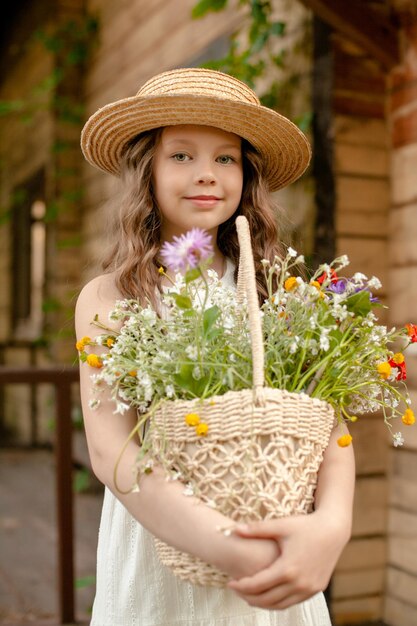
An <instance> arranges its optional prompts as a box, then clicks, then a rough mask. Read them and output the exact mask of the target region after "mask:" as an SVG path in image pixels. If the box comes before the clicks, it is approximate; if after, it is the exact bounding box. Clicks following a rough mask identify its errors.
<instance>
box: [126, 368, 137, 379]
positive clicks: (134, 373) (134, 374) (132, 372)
mask: <svg viewBox="0 0 417 626" xmlns="http://www.w3.org/2000/svg"><path fill="white" fill-rule="evenodd" d="M128 374H129V376H133V378H135V376H136V374H137V371H136V370H130V372H128Z"/></svg>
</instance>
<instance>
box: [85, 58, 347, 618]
mask: <svg viewBox="0 0 417 626" xmlns="http://www.w3.org/2000/svg"><path fill="white" fill-rule="evenodd" d="M82 149H83V152H84V155H85V157H86V158H87V160H88V161H89V162H90V163H91V164H93V165H95V166H96V167H99V168H100V169H102V170H104V171H106V172H110V173H113V174H116V175H118V176H120V177H121V178H122V181H123V183H124V187H125V193H124V196H123V197H122V199H121V201H120V216H119V221H118V226H117V231H116V235H115V238H114V245H113V249H112V250H111V252H110V254H109V256H108V259H107V261H106V262H105V265H104V267H105V269H106V270H107V271H106V273H105V274H103V275H102V276H99V277H97V278H95V279H94V280H92V281H91V282H90V283H88V284H87V285H86V286H85V287H84V289H83V290H82V292H81V294H80V296H79V299H78V302H77V309H76V330H77V336H78V337H82V336H84V335H89V336H90V337H91V336H94V334H95V333H96V334H99V332H100V331H99V330H98V329H97V330H95V329H94V327H93V326H91V321H92V320H93V318H94V316H95V315H97V314H98V316H99V318H100V319H103V320H107V318H108V313H109V311H110V310H111V309H112V308H113V307H114V303H115V301H116V300H120V299H122V298H125V297H131V298H134V297H137V298H140V299H142V300H145V299H149V300H150V301H151V302H152V303H153V305H154V306H155V308H156V309H157V308H158V294H159V293H160V289H161V275H160V274H159V273H158V267H159V266H160V263H158V253H159V250H160V247H161V245H162V243H163V242H164V241H166V240H170V239H172V237H173V236H174V235H180V234H181V233H183V232H185V231H187V230H189V229H190V228H192V227H200V228H204V229H206V230H208V231H209V232H210V233H211V235H212V237H213V241H214V242H215V254H214V262H213V265H212V268H213V269H215V270H216V271H217V273H218V274H219V275H220V276H221V277H222V280H223V281H224V282H225V283H228V284H230V285H232V284H234V280H235V273H236V269H235V268H236V264H237V261H238V256H239V250H238V245H237V237H236V232H235V229H234V221H235V218H236V216H237V215H238V214H244V215H245V216H246V217H247V218H248V220H249V224H250V227H251V233H252V240H253V248H254V257H255V263H256V265H257V281H258V289H259V295H260V298H263V297H264V296H265V295H266V285H265V283H264V279H263V273H262V270H261V265H260V260H261V259H262V258H268V259H271V260H273V258H274V255H275V254H279V249H278V243H277V242H278V233H277V227H276V224H275V219H274V213H273V210H272V207H271V200H270V195H269V194H270V192H271V191H274V190H276V189H279V188H280V187H282V186H284V185H286V184H289V183H291V182H292V181H294V180H295V179H296V178H298V177H299V176H300V175H301V174H302V173H303V171H304V170H305V168H306V167H307V165H308V162H309V158H310V150H309V146H308V143H307V140H306V139H305V137H304V135H303V134H302V133H301V132H300V131H299V130H298V129H297V128H296V126H294V125H293V124H292V123H291V122H290V121H289V120H287V119H286V118H284V117H282V116H281V115H279V114H278V113H276V112H275V111H272V110H270V109H267V108H265V107H263V106H261V105H260V103H259V100H258V99H257V97H256V96H255V94H254V93H253V92H252V91H251V90H250V89H249V88H248V87H247V86H246V85H245V84H243V83H241V82H240V81H238V80H236V79H234V78H232V77H230V76H228V75H226V74H222V73H220V72H213V71H210V70H202V69H180V70H174V71H171V72H166V73H164V74H161V75H158V76H156V77H155V78H153V79H151V80H150V81H148V82H147V83H146V84H145V85H144V86H143V87H142V89H141V90H140V91H139V93H138V94H137V95H136V96H134V97H132V98H127V99H124V100H120V101H118V102H116V103H112V104H109V105H107V106H105V107H104V108H103V109H100V110H99V111H98V112H97V113H96V114H95V115H93V116H92V117H91V118H90V119H89V120H88V122H87V123H86V125H85V127H84V130H83V134H82ZM91 373H92V370H91V368H89V366H88V365H86V364H85V365H82V366H81V393H82V401H83V411H84V420H85V427H86V434H87V440H88V446H89V451H90V456H91V462H92V466H93V469H94V472H95V473H96V475H97V476H98V478H99V479H100V480H101V481H102V482H103V483H104V485H105V486H106V489H105V497H104V505H103V512H102V519H101V526H100V533H99V545H98V563H97V593H96V598H95V602H94V609H93V618H92V622H91V624H92V625H93V626H133V625H134V624H136V625H138V626H139V625H140V626H157V625H158V626H161V625H168V624H170V625H174V624H178V625H179V624H181V625H184V624H193V625H194V626H203V625H204V626H210V625H215V624H216V625H220V624H221V625H222V626H241V625H242V626H245V625H247V626H257V625H259V626H260V625H265V626H266V625H268V626H269V625H280V626H295V625H300V626H301V625H303V626H328V625H329V624H330V620H329V615H328V611H327V608H326V604H325V601H324V598H323V595H322V593H321V590H323V589H324V588H325V587H326V585H327V584H328V581H329V578H330V575H331V573H332V570H333V568H334V566H335V564H336V562H337V559H338V557H339V555H340V552H341V550H342V549H343V547H344V545H345V544H346V542H347V540H348V538H349V535H350V527H351V510H352V494H353V481H354V468H353V455H352V451H351V448H348V449H341V448H339V447H338V446H337V445H336V435H335V436H332V438H331V441H330V444H329V446H328V449H327V450H326V453H325V458H324V460H323V463H322V466H321V469H320V473H319V481H318V487H317V491H316V500H315V511H314V512H313V513H312V514H311V515H306V516H298V517H290V518H287V519H280V520H275V521H268V522H259V523H253V524H250V525H249V526H248V527H243V526H242V527H240V528H238V529H237V530H236V531H235V532H234V533H233V534H232V536H230V537H225V536H224V534H222V533H221V532H218V530H216V528H218V527H219V526H220V527H225V526H228V525H230V523H231V520H229V519H228V518H226V517H225V516H223V515H222V514H220V513H219V512H218V511H216V510H214V509H212V508H209V507H206V506H205V505H203V504H202V503H199V506H196V503H197V502H198V501H197V499H196V498H194V497H187V498H186V497H184V495H183V486H182V485H181V484H180V483H178V482H172V481H170V482H167V481H166V480H165V476H164V473H163V471H162V469H161V468H155V470H154V471H153V473H152V474H150V475H148V476H146V477H145V479H144V480H142V479H141V481H140V491H139V492H138V493H129V494H128V495H122V494H121V493H120V492H119V491H117V489H116V488H115V486H114V483H113V469H114V466H115V463H116V460H117V458H118V456H119V453H120V450H121V448H122V446H123V444H124V443H125V441H126V439H127V437H128V435H129V433H130V432H131V430H132V428H133V427H134V425H135V421H136V414H135V411H134V410H131V411H130V412H128V413H125V414H124V416H123V417H121V416H120V415H117V416H116V415H114V414H113V409H114V406H113V404H112V403H111V401H110V399H107V400H102V402H101V405H100V407H99V409H98V410H96V411H92V410H91V409H90V408H89V399H90V389H91V379H90V376H91ZM138 446H139V443H138V442H137V441H134V440H132V441H131V442H130V444H129V446H128V448H127V450H126V453H125V454H124V456H123V458H122V462H121V464H120V466H119V470H118V480H119V481H120V486H121V488H123V489H128V488H129V487H130V486H131V480H132V467H133V466H134V463H135V459H136V457H137V454H138V449H139V447H138ZM152 535H156V536H157V537H159V538H160V539H162V540H163V541H165V542H166V543H169V544H171V545H173V546H174V547H176V548H178V549H180V550H182V551H185V552H189V553H191V554H193V555H195V556H197V557H199V558H201V559H203V560H204V561H206V562H209V563H211V564H212V565H214V566H216V567H218V568H219V569H221V570H223V571H224V572H226V573H227V574H229V576H230V578H231V582H230V583H229V585H228V588H226V589H220V590H219V589H216V588H211V587H210V588H205V587H197V586H193V585H191V584H188V583H185V582H183V581H181V580H179V579H177V578H176V577H175V576H174V575H173V574H171V572H170V571H169V570H168V569H166V568H164V567H163V566H161V565H160V564H159V561H158V559H157V557H156V554H155V551H154V546H153V539H152Z"/></svg>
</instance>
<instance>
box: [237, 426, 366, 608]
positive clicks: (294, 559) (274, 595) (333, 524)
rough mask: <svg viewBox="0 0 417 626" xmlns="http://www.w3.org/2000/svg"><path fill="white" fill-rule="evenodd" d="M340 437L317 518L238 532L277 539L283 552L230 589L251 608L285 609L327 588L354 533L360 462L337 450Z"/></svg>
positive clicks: (329, 459)
mask: <svg viewBox="0 0 417 626" xmlns="http://www.w3.org/2000/svg"><path fill="white" fill-rule="evenodd" d="M339 436H340V431H339V429H335V430H334V431H333V433H332V435H331V438H330V442H329V445H328V447H327V450H326V452H325V455H324V459H323V462H322V464H321V467H320V471H319V476H318V485H317V490H316V496H315V510H314V512H313V513H311V514H310V515H303V516H294V517H288V518H285V519H281V520H272V521H265V522H255V523H252V524H250V525H249V526H248V527H246V528H245V527H242V528H240V527H238V529H237V530H236V531H235V532H236V533H237V534H239V536H241V537H263V538H267V537H268V538H270V539H275V541H276V542H277V545H278V546H279V548H280V552H281V556H280V558H278V559H277V560H276V561H275V562H274V563H273V564H272V565H270V566H269V567H267V568H265V569H264V570H263V571H261V572H259V573H257V574H255V575H254V576H252V577H247V578H242V579H241V580H239V581H237V580H236V581H232V582H230V583H229V587H230V588H231V589H234V590H235V591H236V593H238V595H240V596H241V597H242V598H243V599H244V600H246V602H248V604H250V605H253V606H258V607H262V608H267V609H285V608H287V607H289V606H291V605H293V604H297V603H298V602H302V601H303V600H306V599H307V598H309V597H311V596H312V595H314V594H315V593H317V592H318V591H323V590H324V589H325V588H326V587H327V585H328V583H329V580H330V577H331V575H332V572H333V570H334V568H335V566H336V563H337V561H338V559H339V556H340V554H341V552H342V550H343V548H344V546H345V545H346V543H347V542H348V540H349V538H350V533H351V527H352V509H353V493H354V481H355V462H354V455H353V450H352V446H349V447H348V448H341V447H339V446H338V445H337V438H338V437H339Z"/></svg>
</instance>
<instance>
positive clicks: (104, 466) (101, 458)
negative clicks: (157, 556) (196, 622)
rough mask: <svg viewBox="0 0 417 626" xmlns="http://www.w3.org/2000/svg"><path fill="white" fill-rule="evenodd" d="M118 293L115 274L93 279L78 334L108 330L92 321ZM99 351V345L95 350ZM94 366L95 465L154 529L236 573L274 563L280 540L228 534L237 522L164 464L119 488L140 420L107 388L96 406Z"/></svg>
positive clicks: (90, 432) (84, 395)
mask: <svg viewBox="0 0 417 626" xmlns="http://www.w3.org/2000/svg"><path fill="white" fill-rule="evenodd" d="M118 299H121V296H120V294H119V293H118V292H117V291H116V290H115V287H114V283H113V281H112V279H111V276H110V275H109V276H102V277H99V278H97V279H95V280H93V281H91V282H90V283H89V284H88V285H87V286H86V287H85V288H84V289H83V291H82V292H81V294H80V296H79V298H78V302H77V308H76V332H77V338H78V339H81V337H84V336H89V337H91V338H93V337H94V336H96V335H98V334H100V333H101V332H102V331H101V330H100V329H97V328H96V327H94V326H93V325H91V321H92V320H93V318H94V316H95V315H96V314H98V317H99V320H101V321H102V322H103V323H104V324H106V325H107V324H108V323H109V322H108V313H109V311H110V310H111V309H112V308H113V306H114V303H115V301H116V300H118ZM109 325H110V324H109ZM98 351H99V350H98V349H94V352H98ZM94 372H95V370H94V369H93V368H91V367H90V366H89V365H87V364H86V363H81V364H80V380H81V400H82V406H83V415H84V424H85V431H86V436H87V443H88V448H89V453H90V458H91V463H92V467H93V471H94V473H95V474H96V476H97V477H98V479H99V480H100V481H101V482H102V483H104V485H106V486H107V487H108V488H109V489H110V490H111V491H112V492H113V493H114V495H115V496H116V497H117V498H118V499H119V500H120V501H121V502H122V504H123V505H124V506H125V507H126V509H127V510H128V511H129V512H130V514H131V515H132V516H133V517H134V518H135V519H136V520H138V521H139V522H140V523H141V524H142V525H143V526H144V527H145V528H147V529H148V530H149V531H150V532H151V533H152V534H153V535H155V536H157V537H159V538H160V539H162V540H163V541H165V542H166V543H168V544H170V545H172V546H174V547H176V548H178V549H179V550H182V551H184V552H188V553H190V554H193V555H195V556H197V557H199V558H201V559H202V560H204V561H206V562H208V563H210V564H212V565H214V566H215V567H217V568H219V569H220V570H222V571H224V572H226V573H227V574H229V576H231V577H232V578H236V579H238V578H241V577H242V576H249V575H252V574H254V573H255V572H257V571H260V570H261V569H263V568H265V567H266V566H268V565H269V564H270V563H272V562H273V561H274V560H275V558H276V557H277V555H278V546H277V544H276V542H275V541H274V540H273V539H260V538H251V539H247V538H242V537H238V536H237V535H236V536H231V537H225V536H224V534H223V533H222V532H219V531H218V530H217V527H219V526H220V527H228V526H232V525H233V522H232V521H231V520H230V519H229V518H227V517H225V516H224V515H222V514H221V513H219V512H218V511H216V510H213V509H212V508H210V507H207V506H205V505H204V504H202V503H200V502H199V501H198V499H197V498H194V497H189V496H185V495H184V494H183V491H184V485H183V484H182V483H180V482H173V481H170V482H167V481H166V479H165V474H164V472H163V470H162V469H161V468H160V467H155V468H154V471H153V472H152V473H151V474H148V475H146V476H145V477H143V478H141V479H140V482H139V487H140V491H139V493H128V494H122V493H121V492H120V491H118V490H117V489H116V487H115V484H114V468H115V465H116V463H117V460H118V458H119V455H120V452H121V450H122V448H123V446H124V444H125V442H126V440H127V439H128V437H129V434H130V433H131V431H132V429H133V428H134V426H135V424H136V412H135V411H134V410H130V411H127V412H126V413H125V414H124V415H120V414H114V412H113V411H114V409H115V405H114V403H113V402H112V401H111V400H110V397H109V394H108V393H106V390H104V392H103V393H102V394H101V395H100V400H101V403H100V406H99V407H98V408H97V409H95V410H92V409H91V408H90V407H89V400H90V399H91V386H92V382H91V378H90V377H91V374H94ZM138 451H139V445H138V441H137V440H135V439H132V440H131V441H130V443H129V445H128V446H127V448H126V450H125V452H124V453H123V456H122V458H121V461H120V463H119V467H118V471H117V485H118V486H119V487H120V489H121V490H123V491H127V490H129V489H130V488H131V487H132V484H133V472H132V468H133V467H134V465H135V461H136V458H137V455H138Z"/></svg>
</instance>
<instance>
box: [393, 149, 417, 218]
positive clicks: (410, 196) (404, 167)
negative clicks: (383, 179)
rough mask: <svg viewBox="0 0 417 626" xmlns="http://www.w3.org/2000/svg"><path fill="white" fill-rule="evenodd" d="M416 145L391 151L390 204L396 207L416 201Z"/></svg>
mask: <svg viewBox="0 0 417 626" xmlns="http://www.w3.org/2000/svg"><path fill="white" fill-rule="evenodd" d="M416 163H417V143H415V144H410V145H406V146H402V147H401V148H396V149H395V150H393V151H392V168H391V181H392V202H393V204H394V206H395V205H397V206H401V205H405V204H411V203H414V202H416V200H417V176H416Z"/></svg>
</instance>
